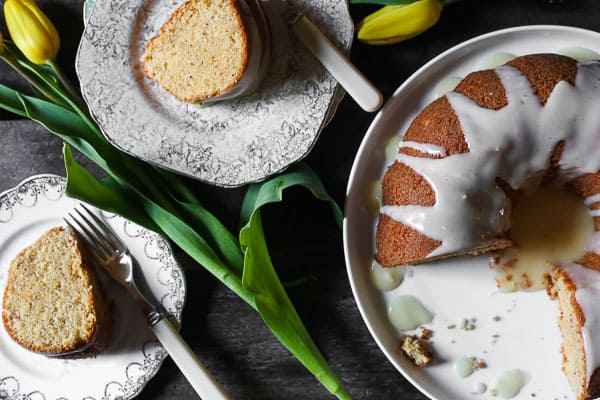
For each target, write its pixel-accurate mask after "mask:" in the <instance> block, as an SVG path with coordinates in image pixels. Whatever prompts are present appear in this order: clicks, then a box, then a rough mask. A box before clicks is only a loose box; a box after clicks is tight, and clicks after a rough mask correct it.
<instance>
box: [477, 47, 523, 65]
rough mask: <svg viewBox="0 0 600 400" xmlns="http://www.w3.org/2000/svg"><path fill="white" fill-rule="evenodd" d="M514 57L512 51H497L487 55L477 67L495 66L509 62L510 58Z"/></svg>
mask: <svg viewBox="0 0 600 400" xmlns="http://www.w3.org/2000/svg"><path fill="white" fill-rule="evenodd" d="M516 57H517V56H516V55H514V54H513V53H506V52H503V51H498V52H496V53H494V54H491V55H490V56H489V57H487V58H485V59H484V60H483V61H482V62H481V63H480V64H479V65H478V69H492V68H496V67H499V66H501V65H503V64H505V63H507V62H509V61H510V60H512V59H513V58H516Z"/></svg>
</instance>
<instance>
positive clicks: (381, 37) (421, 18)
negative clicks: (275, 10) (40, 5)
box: [7, 0, 443, 44]
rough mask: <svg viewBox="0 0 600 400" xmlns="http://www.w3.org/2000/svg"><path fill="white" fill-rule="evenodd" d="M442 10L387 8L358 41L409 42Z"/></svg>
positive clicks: (430, 1) (436, 3)
mask: <svg viewBox="0 0 600 400" xmlns="http://www.w3.org/2000/svg"><path fill="white" fill-rule="evenodd" d="M7 1H9V0H7ZM442 8H443V4H442V2H441V0H419V1H415V2H414V3H410V4H399V5H394V6H385V7H383V8H381V9H379V10H378V11H376V12H374V13H373V14H370V15H368V16H367V17H366V18H365V19H364V20H362V21H361V22H360V23H359V25H358V35H357V37H358V40H360V41H362V42H365V43H368V44H392V43H398V42H401V41H403V40H406V39H410V38H412V37H415V36H417V35H419V34H421V33H423V32H425V31H426V30H427V29H429V28H431V27H432V26H433V25H435V23H436V22H437V21H438V20H439V18H440V13H441V12H442Z"/></svg>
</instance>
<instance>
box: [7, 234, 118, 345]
mask: <svg viewBox="0 0 600 400" xmlns="http://www.w3.org/2000/svg"><path fill="white" fill-rule="evenodd" d="M2 320H3V322H4V326H5V328H6V331H7V332H8V334H9V335H10V336H11V337H12V338H13V339H14V340H15V341H16V342H18V343H19V344H20V345H22V346H23V347H25V348H27V349H29V350H32V351H35V352H39V353H44V354H47V355H64V354H68V353H79V352H81V351H84V350H85V353H86V354H89V355H93V354H97V353H99V352H101V351H103V350H104V349H105V348H106V347H107V345H108V332H109V328H110V316H109V312H108V308H107V306H106V305H105V303H104V300H103V297H102V293H101V289H100V286H99V284H98V282H97V280H96V278H95V276H94V273H93V271H92V270H90V269H89V268H88V267H87V266H86V265H85V264H84V263H83V258H82V253H81V251H80V249H79V245H78V241H77V237H76V236H75V234H74V233H73V232H72V231H71V230H68V229H65V228H62V227H56V228H53V229H51V230H49V231H48V232H46V233H45V234H44V235H42V236H41V237H40V238H39V239H38V240H37V241H36V242H35V243H33V244H32V245H31V246H29V247H27V248H25V249H24V250H23V251H21V253H19V254H18V255H17V257H16V258H15V259H14V260H13V261H12V263H11V265H10V269H9V274H8V283H7V286H6V290H5V292H4V298H3V303H2Z"/></svg>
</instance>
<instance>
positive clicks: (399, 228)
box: [375, 54, 600, 400]
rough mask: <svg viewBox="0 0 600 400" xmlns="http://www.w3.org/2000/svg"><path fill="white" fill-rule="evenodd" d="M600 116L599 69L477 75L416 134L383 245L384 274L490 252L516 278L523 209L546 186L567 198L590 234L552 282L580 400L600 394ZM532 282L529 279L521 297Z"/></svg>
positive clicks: (515, 67)
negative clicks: (514, 252) (518, 218)
mask: <svg viewBox="0 0 600 400" xmlns="http://www.w3.org/2000/svg"><path fill="white" fill-rule="evenodd" d="M599 110H600V62H596V61H586V62H580V63H578V62H577V61H575V60H573V59H571V58H568V57H565V56H559V55H554V54H535V55H527V56H522V57H518V58H515V59H513V60H511V61H509V62H508V63H506V64H505V65H503V66H501V67H498V68H496V69H493V70H485V71H478V72H474V73H471V74H470V75H468V76H467V77H466V78H465V79H463V80H462V81H461V82H460V83H459V84H458V86H457V87H456V88H455V90H454V91H452V92H450V93H448V94H446V95H445V96H443V97H440V98H438V99H437V100H435V101H433V102H432V103H430V104H429V105H428V106H426V107H425V108H424V109H423V110H422V112H421V113H420V114H418V115H417V117H416V118H415V119H414V120H413V122H412V123H411V124H410V126H409V128H408V129H407V131H406V133H405V135H404V137H403V140H402V141H401V142H400V146H399V152H398V155H397V158H396V160H395V161H394V162H393V163H392V164H391V165H390V166H389V167H388V169H387V171H386V172H385V175H384V178H383V181H382V206H381V209H380V215H379V221H378V224H377V230H376V237H375V242H376V255H375V258H376V260H377V261H378V262H379V263H380V264H381V265H383V266H386V267H391V266H397V265H405V264H418V263H422V262H428V261H433V260H437V259H442V258H447V257H452V256H456V255H465V254H472V255H477V254H481V253H487V252H489V253H490V254H491V255H493V258H492V259H493V262H492V266H493V267H500V268H506V269H510V267H511V266H512V265H513V264H514V263H515V261H516V260H515V259H513V258H511V257H512V256H508V255H510V254H511V253H510V250H509V248H513V247H515V248H518V247H519V244H520V243H517V242H516V241H515V237H516V236H517V235H516V232H511V223H512V220H511V218H512V216H513V213H514V212H515V211H516V209H517V207H519V205H520V204H522V203H525V202H526V200H524V199H526V198H528V197H529V196H531V195H532V194H535V193H536V191H538V190H546V189H544V188H547V187H551V189H550V191H552V190H554V189H552V188H554V187H558V188H561V190H563V189H564V190H566V191H568V193H569V194H568V195H567V197H569V196H573V197H574V198H575V199H576V201H577V202H578V203H580V205H581V207H582V208H583V209H584V214H585V215H584V216H583V217H582V218H583V222H582V223H581V226H582V227H586V226H589V231H587V230H586V231H585V233H584V235H583V239H581V238H579V239H578V240H579V243H580V246H581V249H579V250H577V251H576V252H574V253H572V255H573V257H575V258H574V259H570V260H560V261H558V260H554V259H551V260H547V264H548V270H547V271H548V273H546V274H545V275H544V278H545V279H546V280H545V286H546V288H547V289H548V290H549V293H550V294H551V296H553V297H555V298H558V300H559V302H558V303H559V308H560V311H561V318H560V321H559V326H560V329H561V333H562V336H563V369H564V371H565V374H566V375H567V377H568V379H569V382H570V383H571V386H572V387H573V391H574V392H575V394H576V397H577V399H578V400H587V399H591V398H594V397H598V396H600V372H598V371H600V369H598V366H600V359H599V358H600V356H596V354H597V353H598V352H600V343H597V345H596V343H595V342H598V339H597V338H598V337H600V331H599V329H600V309H595V308H597V307H593V306H592V303H593V302H594V301H595V300H594V299H596V300H597V299H600V297H598V296H600V276H598V275H600V272H598V271H594V269H596V270H600V233H599V232H600V173H599V171H600V153H599V152H598V149H599V148H600V112H599ZM567 201H570V200H567ZM529 207H531V206H529ZM533 207H535V204H534V206H533ZM529 210H531V208H530V209H529ZM528 212H529V211H528ZM586 218H587V219H588V220H589V221H590V222H589V224H587V223H586V221H585V219H586ZM586 224H587V225H586ZM581 229H588V228H581ZM515 230H516V228H515ZM511 233H513V234H514V235H513V234H511ZM513 236H514V237H513ZM580 236H581V235H580ZM553 268H554V273H553V274H552V276H550V275H551V272H552V269H553ZM514 278H515V277H513V276H511V275H510V274H508V275H506V276H505V281H504V282H501V281H498V283H499V285H502V284H504V283H506V281H510V280H511V279H514ZM529 285H530V282H529V279H528V277H527V276H525V275H524V276H523V279H521V280H520V283H519V284H518V285H517V286H516V289H523V288H527V287H528V286H529ZM591 338H596V339H591Z"/></svg>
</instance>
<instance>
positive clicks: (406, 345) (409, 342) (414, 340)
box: [400, 336, 434, 367]
mask: <svg viewBox="0 0 600 400" xmlns="http://www.w3.org/2000/svg"><path fill="white" fill-rule="evenodd" d="M400 349H401V350H402V352H403V353H404V354H405V355H406V356H407V357H408V358H410V359H411V361H412V362H413V363H414V364H415V365H416V366H418V367H425V366H427V365H430V364H431V363H432V362H433V360H434V358H433V353H432V352H431V351H430V350H429V349H427V347H426V346H425V343H423V341H421V340H420V339H419V338H418V337H417V336H402V337H401V338H400Z"/></svg>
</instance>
